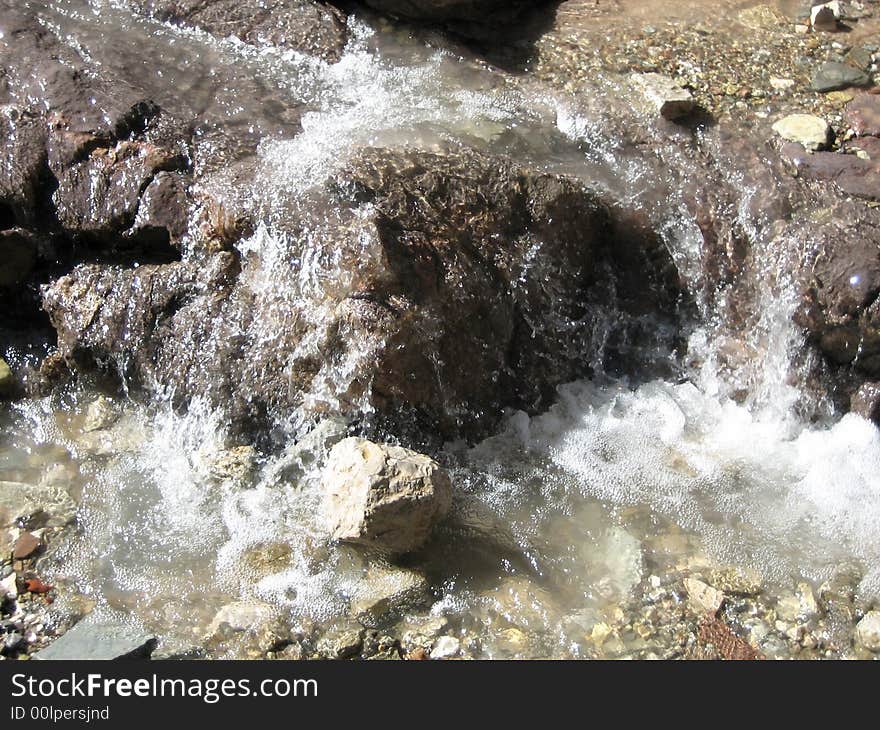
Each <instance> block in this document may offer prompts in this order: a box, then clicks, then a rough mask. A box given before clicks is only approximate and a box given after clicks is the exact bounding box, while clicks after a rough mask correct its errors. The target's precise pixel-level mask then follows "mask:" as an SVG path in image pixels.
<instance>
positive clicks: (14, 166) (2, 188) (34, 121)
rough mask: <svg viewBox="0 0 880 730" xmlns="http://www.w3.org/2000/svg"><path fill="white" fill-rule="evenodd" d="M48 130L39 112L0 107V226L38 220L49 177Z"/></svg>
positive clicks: (8, 106)
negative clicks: (42, 191)
mask: <svg viewBox="0 0 880 730" xmlns="http://www.w3.org/2000/svg"><path fill="white" fill-rule="evenodd" d="M46 137H47V129H46V123H45V120H44V119H43V118H42V117H40V116H39V115H37V114H33V113H31V112H28V111H27V110H25V109H23V108H21V107H18V106H13V105H5V106H2V107H0V140H2V141H3V144H2V146H0V229H4V228H11V227H13V226H27V225H31V224H33V223H34V222H35V218H36V216H37V212H38V210H39V208H40V202H41V200H40V198H41V188H42V187H43V186H44V185H45V182H46V179H47V178H48V173H49V170H48V160H47V155H46Z"/></svg>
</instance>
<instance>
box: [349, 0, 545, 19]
mask: <svg viewBox="0 0 880 730" xmlns="http://www.w3.org/2000/svg"><path fill="white" fill-rule="evenodd" d="M366 3H367V5H369V6H370V7H373V8H376V9H377V10H380V11H382V12H383V13H390V14H392V15H396V16H399V17H402V18H411V19H414V20H424V21H428V22H442V21H465V20H467V21H474V22H477V23H486V22H488V21H490V20H491V21H495V22H501V23H510V22H513V21H514V20H515V19H516V18H517V17H518V16H519V15H520V14H521V13H522V12H523V11H524V10H526V9H528V8H529V7H530V6H534V5H535V4H537V3H535V2H531V1H527V0H366Z"/></svg>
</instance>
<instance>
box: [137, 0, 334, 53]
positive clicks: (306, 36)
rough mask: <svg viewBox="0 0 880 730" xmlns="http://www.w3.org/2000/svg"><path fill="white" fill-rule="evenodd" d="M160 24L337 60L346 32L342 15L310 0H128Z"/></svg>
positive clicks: (328, 6) (327, 6)
mask: <svg viewBox="0 0 880 730" xmlns="http://www.w3.org/2000/svg"><path fill="white" fill-rule="evenodd" d="M131 4H132V5H133V6H134V7H136V8H138V9H139V10H141V11H143V12H145V13H147V14H149V15H151V16H152V17H154V18H157V19H159V20H163V21H172V22H174V23H180V24H183V25H189V26H193V27H196V28H201V29H202V30H204V31H207V32H208V33H211V34H212V35H215V36H217V37H219V38H227V37H229V36H234V37H236V38H238V39H239V40H242V41H244V42H245V43H250V44H252V45H273V46H278V47H281V48H291V49H293V50H296V51H303V52H305V53H310V54H313V55H316V56H320V57H321V58H324V59H327V60H329V61H335V60H338V59H339V56H340V55H341V53H342V48H343V47H344V46H345V42H346V38H347V34H346V29H345V15H344V14H343V13H342V12H341V11H339V10H337V9H336V8H334V7H332V6H330V5H325V4H324V3H319V2H312V0H263V1H262V2H259V3H248V2H242V0H212V1H211V2H205V0H132V3H131Z"/></svg>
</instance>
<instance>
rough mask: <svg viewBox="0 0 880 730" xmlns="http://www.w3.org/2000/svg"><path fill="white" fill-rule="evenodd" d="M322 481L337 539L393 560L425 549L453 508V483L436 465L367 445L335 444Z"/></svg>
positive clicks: (328, 516) (360, 442)
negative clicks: (419, 549) (392, 556)
mask: <svg viewBox="0 0 880 730" xmlns="http://www.w3.org/2000/svg"><path fill="white" fill-rule="evenodd" d="M322 481H323V488H324V505H323V509H324V514H325V517H326V521H327V525H328V527H329V529H330V532H331V534H332V536H333V538H334V539H336V540H342V541H345V542H353V543H359V544H364V545H368V546H371V547H374V548H377V549H379V550H381V551H383V552H387V553H390V554H400V553H406V552H410V551H412V550H415V549H417V548H418V547H420V546H421V545H422V544H424V543H425V541H426V540H427V539H428V537H429V536H430V534H431V530H432V529H433V527H434V525H435V524H436V523H437V522H439V521H440V520H442V519H443V518H444V517H445V516H446V514H447V513H448V512H449V508H450V506H451V504H452V483H451V482H450V480H449V475H448V474H447V473H446V471H445V470H444V469H442V468H441V467H440V465H439V464H437V462H435V461H434V460H433V459H431V458H429V457H427V456H425V455H424V454H419V453H418V452H415V451H410V450H409V449H404V448H402V447H400V446H388V445H384V444H376V443H373V442H372V441H367V440H366V439H360V438H347V439H343V440H342V441H340V442H339V443H338V444H336V446H334V447H333V450H332V451H331V452H330V456H329V460H328V464H327V467H326V468H325V469H324V474H323V480H322Z"/></svg>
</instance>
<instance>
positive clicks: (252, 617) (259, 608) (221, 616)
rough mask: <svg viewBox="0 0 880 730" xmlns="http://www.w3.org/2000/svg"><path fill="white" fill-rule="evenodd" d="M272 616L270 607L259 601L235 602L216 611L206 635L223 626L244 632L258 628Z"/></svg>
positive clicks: (272, 611) (272, 612)
mask: <svg viewBox="0 0 880 730" xmlns="http://www.w3.org/2000/svg"><path fill="white" fill-rule="evenodd" d="M273 614H274V610H273V608H272V606H270V605H269V604H268V603H261V602H259V601H236V602H235V603H229V604H227V605H226V606H223V608H221V609H220V610H219V611H217V613H216V615H215V616H214V620H213V621H211V624H210V625H209V626H208V634H209V635H210V634H213V633H215V632H216V631H217V629H219V628H220V626H222V625H223V624H227V625H228V626H229V627H230V628H231V629H233V630H235V631H245V630H247V629H253V628H257V627H259V626H260V625H261V624H263V623H265V622H266V621H267V620H269V619H270V618H271V617H272V616H273Z"/></svg>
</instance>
